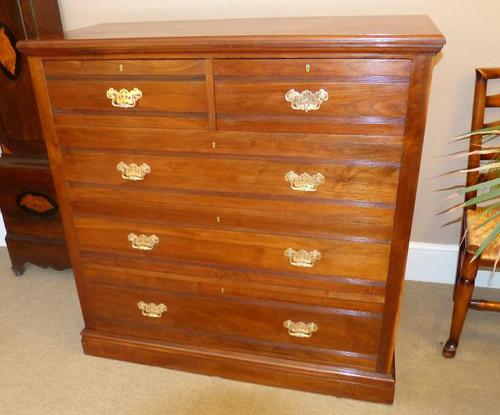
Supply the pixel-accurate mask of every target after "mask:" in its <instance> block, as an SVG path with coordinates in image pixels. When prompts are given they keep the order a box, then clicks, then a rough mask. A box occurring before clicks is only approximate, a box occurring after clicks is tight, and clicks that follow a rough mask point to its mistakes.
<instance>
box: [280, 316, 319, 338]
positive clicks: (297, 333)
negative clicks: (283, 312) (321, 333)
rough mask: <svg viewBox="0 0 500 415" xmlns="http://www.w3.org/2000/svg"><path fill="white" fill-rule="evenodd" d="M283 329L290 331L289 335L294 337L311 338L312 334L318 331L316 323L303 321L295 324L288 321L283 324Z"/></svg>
mask: <svg viewBox="0 0 500 415" xmlns="http://www.w3.org/2000/svg"><path fill="white" fill-rule="evenodd" d="M283 327H285V328H287V329H288V334H289V335H290V336H293V337H311V336H312V334H313V333H314V332H316V331H318V325H317V324H316V323H304V322H303V321H299V322H297V323H296V322H294V321H292V320H286V321H284V322H283Z"/></svg>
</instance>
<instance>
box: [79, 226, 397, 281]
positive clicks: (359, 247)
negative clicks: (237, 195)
mask: <svg viewBox="0 0 500 415" xmlns="http://www.w3.org/2000/svg"><path fill="white" fill-rule="evenodd" d="M75 226H76V230H77V235H78V240H79V243H80V248H81V249H82V250H84V251H93V252H108V253H117V254H119V255H136V256H137V257H140V258H150V259H152V260H164V261H167V262H168V261H173V262H182V263H200V264H222V265H223V266H226V267H232V268H233V269H235V270H242V269H248V270H252V269H259V270H267V271H272V272H287V273H293V274H299V275H302V276H303V278H304V280H307V278H308V277H307V275H312V276H316V277H317V276H332V277H342V278H353V279H366V280H372V281H385V280H386V278H387V268H388V257H389V251H390V245H389V244H376V243H367V242H350V241H338V240H328V239H309V238H301V237H290V236H281V235H269V234H259V233H253V232H237V231H225V230H210V229H199V228H188V227H167V226H161V225H158V226H155V225H149V224H147V223H145V222H135V223H127V222H124V221H119V222H118V221H112V220H110V219H98V218H94V217H84V216H82V217H76V218H75Z"/></svg>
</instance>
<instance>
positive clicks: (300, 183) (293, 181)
mask: <svg viewBox="0 0 500 415" xmlns="http://www.w3.org/2000/svg"><path fill="white" fill-rule="evenodd" d="M285 180H286V181H287V182H288V183H290V187H291V188H292V190H298V191H299V192H315V191H316V190H318V186H319V185H320V184H322V183H324V182H325V176H323V175H322V174H321V173H316V174H309V173H302V174H297V173H295V172H294V171H293V170H291V171H289V172H288V173H287V174H285Z"/></svg>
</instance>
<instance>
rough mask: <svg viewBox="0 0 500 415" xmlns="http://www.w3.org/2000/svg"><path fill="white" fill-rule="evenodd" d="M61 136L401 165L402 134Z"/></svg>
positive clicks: (104, 131) (100, 145)
mask: <svg viewBox="0 0 500 415" xmlns="http://www.w3.org/2000/svg"><path fill="white" fill-rule="evenodd" d="M57 138H58V141H59V143H60V145H61V146H63V148H67V149H89V150H90V149H94V150H97V151H99V150H102V149H106V150H121V151H128V152H130V153H131V152H134V153H135V152H137V150H140V151H142V152H155V154H163V153H165V154H167V155H168V154H171V153H176V154H178V153H183V154H192V155H194V156H198V155H205V156H209V157H213V156H215V155H220V156H238V157H249V158H250V157H251V158H260V159H276V158H281V159H285V158H286V159H292V158H295V159H304V160H309V159H315V160H338V161H340V160H342V161H345V162H351V163H358V164H361V163H364V164H368V165H369V164H370V163H372V164H375V163H376V164H378V165H384V164H385V165H391V166H398V165H399V162H400V158H401V150H402V141H403V138H402V137H389V136H367V135H358V136H356V135H347V136H346V135H331V134H292V133H288V134H287V133H269V132H258V133H255V132H247V131H244V132H241V131H200V130H158V129H146V128H140V129H139V128H127V129H124V128H92V127H88V126H86V127H82V126H78V127H69V126H59V127H58V128H57Z"/></svg>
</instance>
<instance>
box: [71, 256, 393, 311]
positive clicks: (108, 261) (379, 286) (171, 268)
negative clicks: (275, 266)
mask: <svg viewBox="0 0 500 415" xmlns="http://www.w3.org/2000/svg"><path fill="white" fill-rule="evenodd" d="M81 258H82V264H83V266H82V275H83V277H84V278H85V280H86V281H92V282H95V283H104V282H106V283H110V284H112V285H122V284H128V285H134V286H137V287H142V288H146V289H147V288H150V287H155V288H156V289H159V290H167V291H176V292H180V293H185V294H190V295H197V294H201V295H210V296H216V297H244V298H246V299H249V298H253V299H265V300H272V301H285V302H289V303H296V304H309V305H314V306H324V307H333V308H339V309H347V310H350V309H354V310H359V311H366V312H374V313H382V311H383V308H384V300H385V284H384V283H383V282H377V281H367V280H346V279H343V278H330V277H320V276H313V275H308V276H307V279H306V282H307V283H306V284H305V283H304V278H303V275H302V274H300V273H295V274H294V273H276V272H275V273H272V272H266V271H265V270H251V271H248V270H247V271H238V270H234V269H231V267H224V266H223V265H220V264H219V265H215V264H185V263H177V262H168V263H167V262H163V261H161V260H159V261H156V260H154V261H153V260H151V259H150V258H148V256H147V255H145V256H144V257H142V258H140V257H138V256H135V255H131V256H127V257H125V256H122V255H116V254H107V253H103V252H101V253H99V252H89V251H83V252H82V254H81Z"/></svg>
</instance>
